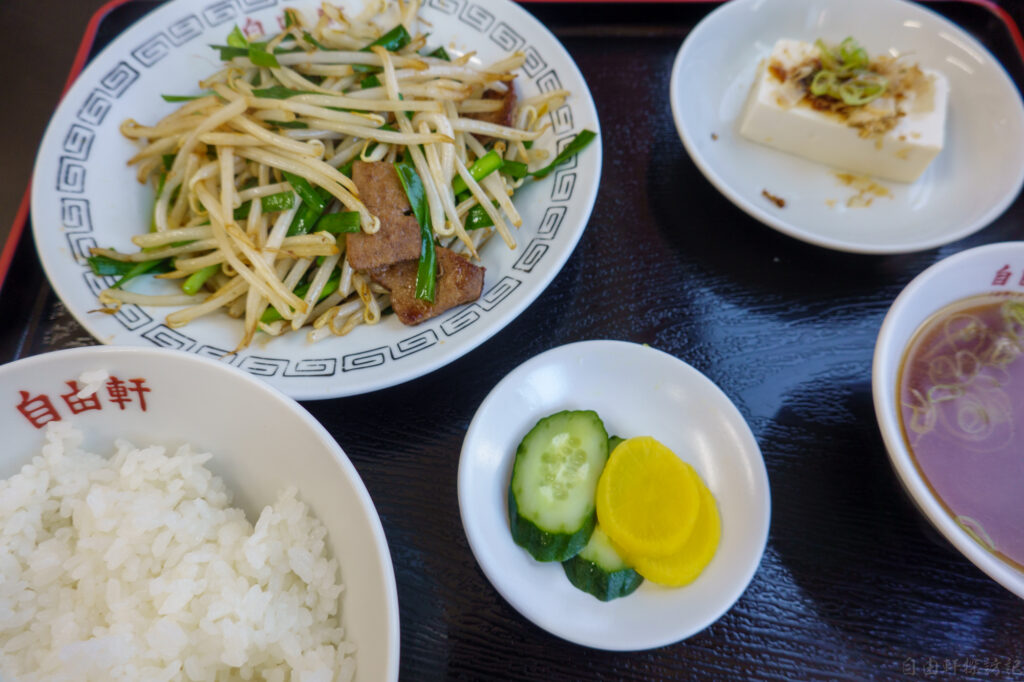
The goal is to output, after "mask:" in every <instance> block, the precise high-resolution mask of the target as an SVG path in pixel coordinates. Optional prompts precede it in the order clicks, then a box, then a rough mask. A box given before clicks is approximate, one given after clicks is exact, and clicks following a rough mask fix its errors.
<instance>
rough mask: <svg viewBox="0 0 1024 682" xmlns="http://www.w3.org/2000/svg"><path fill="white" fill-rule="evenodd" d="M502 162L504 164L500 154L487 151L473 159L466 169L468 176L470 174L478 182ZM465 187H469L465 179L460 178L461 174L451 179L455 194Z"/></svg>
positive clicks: (465, 188) (463, 190)
mask: <svg viewBox="0 0 1024 682" xmlns="http://www.w3.org/2000/svg"><path fill="white" fill-rule="evenodd" d="M502 164H504V160H502V158H501V156H499V155H498V152H495V151H489V152H487V153H486V154H484V155H483V156H481V157H480V158H479V159H477V160H476V161H474V162H473V165H472V166H470V167H469V168H467V169H466V170H468V171H469V174H470V176H472V178H473V179H474V180H476V181H477V182H480V181H481V180H483V179H484V178H486V177H487V176H488V175H490V174H491V173H493V172H494V171H496V170H498V169H499V168H501V166H502ZM467 189H469V188H468V187H467V186H466V181H465V180H463V179H462V176H461V175H456V176H455V177H454V178H453V179H452V190H453V191H454V192H455V193H456V194H459V193H460V192H465V191H466V190H467Z"/></svg>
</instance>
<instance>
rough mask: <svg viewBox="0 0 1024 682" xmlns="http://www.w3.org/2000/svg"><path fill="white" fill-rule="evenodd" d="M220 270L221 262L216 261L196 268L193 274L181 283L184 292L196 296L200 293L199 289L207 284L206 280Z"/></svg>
mask: <svg viewBox="0 0 1024 682" xmlns="http://www.w3.org/2000/svg"><path fill="white" fill-rule="evenodd" d="M218 270H220V263H214V264H213V265H207V266H206V267H205V268H203V269H201V270H196V271H195V272H193V273H192V274H191V275H189V276H188V277H186V278H185V281H184V282H182V284H181V290H182V292H184V293H186V294H188V295H189V296H195V295H196V294H197V293H199V290H200V289H202V288H203V285H204V284H206V280H208V279H210V278H211V277H213V275H214V273H216V272H217V271H218Z"/></svg>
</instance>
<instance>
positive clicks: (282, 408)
mask: <svg viewBox="0 0 1024 682" xmlns="http://www.w3.org/2000/svg"><path fill="white" fill-rule="evenodd" d="M97 371H103V372H106V373H107V374H108V375H109V377H110V379H109V380H108V381H113V380H114V379H116V380H118V381H120V382H121V384H120V387H121V388H124V389H125V390H124V391H121V390H119V389H117V390H115V389H116V388H117V385H116V384H111V385H108V384H107V383H104V384H102V385H101V386H100V388H99V391H98V392H97V393H96V394H95V404H94V406H93V407H92V408H90V409H81V404H78V407H76V408H74V410H73V408H72V404H74V403H75V401H74V400H73V394H72V393H71V389H70V388H69V385H68V382H77V386H76V388H82V387H83V384H81V383H80V382H79V378H80V377H81V376H82V374H83V372H97ZM0 393H2V397H3V404H4V409H3V410H2V411H0V432H2V433H3V434H4V440H5V443H4V448H3V454H2V455H0V478H8V477H10V476H13V475H14V474H16V473H17V472H18V471H19V469H21V467H22V466H24V465H25V464H27V463H28V462H29V460H30V459H31V458H32V457H33V456H35V455H38V454H39V452H40V448H41V446H42V444H43V433H44V428H43V427H44V424H45V423H47V422H51V421H55V420H57V419H59V420H61V421H65V422H70V423H71V424H72V425H73V426H74V427H75V428H76V429H77V430H79V431H81V432H82V433H83V434H84V437H85V439H84V441H83V444H82V446H83V448H84V449H85V450H86V451H87V452H96V453H100V454H104V455H107V454H109V453H111V452H113V449H114V445H113V444H114V440H115V439H118V438H123V439H127V440H129V441H131V442H132V444H133V445H135V446H136V447H145V446H148V445H151V444H156V445H166V446H168V451H169V453H170V452H173V451H174V448H176V447H177V446H180V445H183V444H185V443H188V444H191V445H193V446H194V447H195V450H196V451H197V452H203V451H206V452H210V453H212V454H213V458H212V459H211V460H210V461H209V462H208V463H207V467H208V468H209V469H210V470H211V471H212V472H213V473H214V474H215V475H217V476H220V477H221V478H222V479H223V480H224V481H225V483H226V484H227V487H228V488H229V489H230V490H231V492H232V493H233V496H234V499H233V502H232V505H233V506H235V507H240V508H241V509H242V510H244V511H245V513H246V517H247V518H248V520H249V522H250V523H254V522H255V521H256V519H257V517H258V516H259V513H260V510H261V509H262V508H263V507H264V506H266V505H270V504H272V503H273V502H274V501H275V500H276V499H277V496H278V494H279V493H280V492H281V491H282V490H283V489H284V488H286V487H288V486H295V487H296V488H297V489H298V499H299V500H300V501H302V502H305V503H306V504H307V505H309V507H310V510H311V512H312V513H313V514H314V515H315V516H316V517H317V518H318V519H319V520H320V521H321V522H322V523H323V524H324V526H326V528H327V531H328V539H327V541H328V547H329V551H330V553H331V554H332V555H333V556H334V557H336V558H337V560H338V563H339V564H340V573H341V581H342V582H343V583H344V584H345V590H344V591H343V593H342V598H341V599H342V601H341V614H342V617H341V620H342V625H343V627H344V628H345V631H346V638H347V639H349V640H351V641H353V642H354V643H355V644H356V646H357V647H358V651H357V652H356V654H355V657H356V676H355V679H357V680H360V681H365V682H378V681H381V680H397V679H398V658H399V621H398V596H397V589H396V587H395V578H394V570H393V568H392V565H391V555H390V553H389V551H388V547H387V541H386V539H385V537H384V532H383V528H382V527H381V524H380V519H379V518H378V516H377V512H376V510H375V509H374V506H373V501H372V500H371V499H370V496H369V494H368V492H367V490H366V487H365V486H364V485H363V482H362V480H361V479H360V478H359V474H358V473H357V472H356V470H355V467H353V466H352V463H351V462H350V461H349V459H348V457H347V456H346V455H345V453H344V452H343V451H342V449H341V448H340V447H339V446H338V444H337V443H336V442H335V441H334V439H333V438H332V437H331V435H330V434H329V433H328V432H327V431H326V430H325V429H324V428H323V427H322V426H321V425H320V424H319V423H318V422H317V421H316V420H315V419H313V417H312V416H311V415H310V414H309V413H308V412H306V411H305V410H304V409H303V408H302V407H301V406H299V405H298V404H297V403H295V402H294V401H292V400H291V399H289V398H287V397H285V396H283V395H281V394H280V393H278V392H277V391H275V390H273V389H271V388H269V387H268V386H266V385H265V384H264V383H262V382H260V381H259V380H257V379H255V378H253V377H251V376H249V375H247V374H246V373H244V372H242V371H240V370H238V369H235V368H232V367H228V366H224V365H223V364H221V363H218V362H216V361H213V360H209V359H206V358H200V357H197V356H194V355H189V354H186V353H182V352H180V351H170V350H164V349H147V348H111V347H102V346H93V347H88V348H78V349H72V350H64V351H56V352H53V353H47V354H44V355H38V356H33V357H29V358H26V359H23V360H19V361H17V362H13V363H9V364H7V365H3V366H0ZM65 396H67V398H65ZM69 401H70V402H69ZM75 410H77V412H76V411H75ZM267 425H273V428H267Z"/></svg>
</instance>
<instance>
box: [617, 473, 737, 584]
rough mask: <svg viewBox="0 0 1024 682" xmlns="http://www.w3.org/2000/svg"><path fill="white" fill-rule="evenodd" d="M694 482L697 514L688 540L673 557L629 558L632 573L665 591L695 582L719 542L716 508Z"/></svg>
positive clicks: (700, 484) (705, 490) (700, 483)
mask: <svg viewBox="0 0 1024 682" xmlns="http://www.w3.org/2000/svg"><path fill="white" fill-rule="evenodd" d="M696 478H697V486H698V489H699V490H700V493H699V495H700V512H699V513H698V514H697V523H696V525H694V527H693V532H692V533H690V537H689V539H688V540H687V541H686V543H685V544H683V547H682V549H680V550H679V551H678V552H676V553H675V554H671V555H669V556H664V557H646V556H635V557H634V556H630V557H628V560H629V561H630V563H632V564H633V569H634V570H635V571H636V572H637V573H639V574H640V575H642V576H643V577H644V578H647V579H648V580H650V581H651V582H653V583H658V584H659V585H665V586H667V587H680V586H682V585H689V584H690V583H692V582H693V581H694V580H696V579H697V576H699V575H700V574H701V573H702V572H703V571H704V569H705V568H706V567H707V565H708V564H709V563H711V559H712V558H713V557H714V556H715V552H716V551H717V550H718V544H719V541H720V540H721V539H722V522H721V519H720V518H719V515H718V504H717V503H716V502H715V498H714V496H713V495H712V494H711V491H710V490H708V487H707V486H706V485H704V482H703V481H701V480H700V477H699V476H698V477H696Z"/></svg>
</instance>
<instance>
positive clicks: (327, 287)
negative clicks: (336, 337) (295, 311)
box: [260, 270, 341, 324]
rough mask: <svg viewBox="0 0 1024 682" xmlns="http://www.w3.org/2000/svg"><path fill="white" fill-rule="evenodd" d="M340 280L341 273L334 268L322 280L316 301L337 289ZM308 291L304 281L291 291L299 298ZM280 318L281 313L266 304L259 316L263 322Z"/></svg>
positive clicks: (307, 284) (307, 285)
mask: <svg viewBox="0 0 1024 682" xmlns="http://www.w3.org/2000/svg"><path fill="white" fill-rule="evenodd" d="M340 282H341V273H340V272H339V271H338V270H335V271H334V272H333V273H331V276H330V278H329V279H328V280H327V281H326V282H324V288H323V289H322V290H321V291H320V295H319V296H317V299H316V301H317V303H319V302H320V301H322V300H324V299H325V298H327V297H328V296H330V295H331V294H333V293H334V292H335V291H337V290H338V284H339V283H340ZM308 292H309V282H305V283H303V284H300V285H299V286H297V287H295V290H294V291H293V292H292V293H294V294H295V295H296V296H298V297H299V298H305V296H306V294H307V293H308ZM280 319H281V313H279V312H277V308H275V307H274V306H268V307H267V309H266V310H264V311H263V315H261V316H260V322H262V323H264V324H267V323H270V322H276V321H277V320H280Z"/></svg>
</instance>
